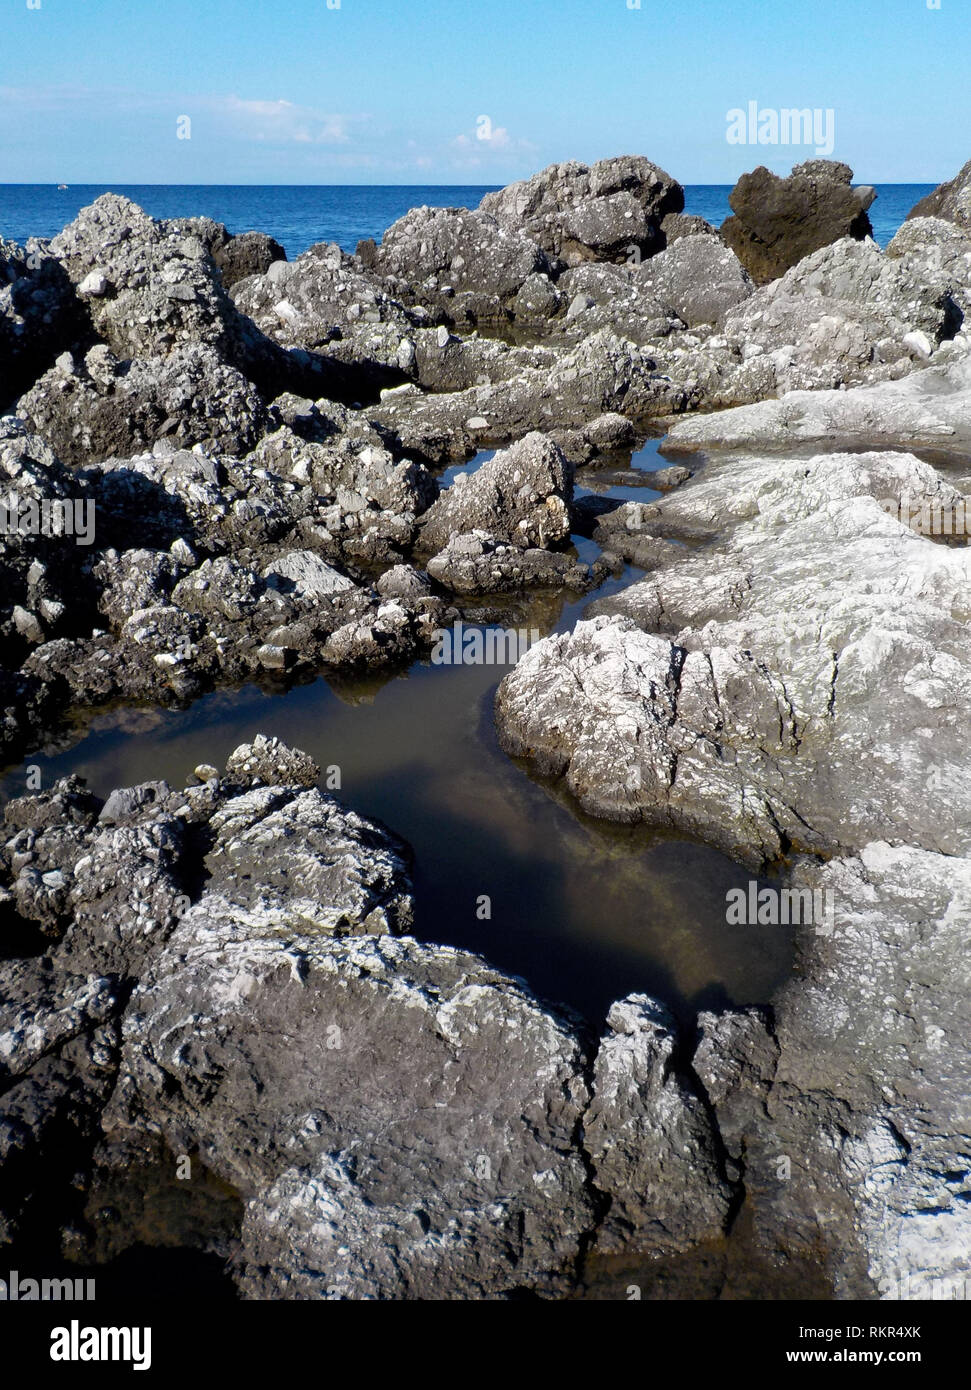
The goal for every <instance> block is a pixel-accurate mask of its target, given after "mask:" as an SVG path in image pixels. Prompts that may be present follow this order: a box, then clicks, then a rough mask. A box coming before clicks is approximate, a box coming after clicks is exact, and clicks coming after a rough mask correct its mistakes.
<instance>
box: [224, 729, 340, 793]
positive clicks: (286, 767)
mask: <svg viewBox="0 0 971 1390" xmlns="http://www.w3.org/2000/svg"><path fill="white" fill-rule="evenodd" d="M319 776H320V768H319V767H318V766H317V764H316V763H315V762H314V760H313V758H311V757H310V755H309V754H307V753H303V752H301V750H300V749H299V748H289V747H288V746H287V745H286V744H285V743H284V742H283V741H282V740H281V739H278V738H267V736H266V734H257V735H256V738H255V739H254V740H253V742H252V743H242V744H240V746H239V747H238V748H236V749H234V751H233V752H232V753H230V755H229V757H228V758H227V760H226V777H227V778H228V780H229V781H230V782H241V783H244V784H245V783H249V782H253V783H259V782H262V783H263V784H264V785H265V786H268V787H315V786H316V785H317V779H318V778H319Z"/></svg>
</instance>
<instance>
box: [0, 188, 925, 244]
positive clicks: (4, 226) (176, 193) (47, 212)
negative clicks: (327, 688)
mask: <svg viewBox="0 0 971 1390" xmlns="http://www.w3.org/2000/svg"><path fill="white" fill-rule="evenodd" d="M933 187H934V185H933V184H907V183H894V184H881V185H879V186H878V189H877V191H878V194H879V197H878V198H877V201H876V202H875V203H874V205H873V207H872V208H871V209H870V220H871V222H872V223H873V230H874V235H875V237H876V240H877V242H878V243H879V244H880V245H881V246H885V245H886V244H887V242H888V241H889V240H890V238H891V237H892V236H893V235H894V233H895V232H896V231H897V229H898V227H899V226H900V224H901V223H902V222H903V220H904V219H905V217H906V216H907V213H908V212H909V211H910V209H911V208H912V207H913V206H914V204H915V203H916V202H917V201H918V200H919V199H921V198H923V197H924V196H925V194H927V193H929V192H930V191H931V189H932V188H933ZM490 191H491V189H490V188H489V187H486V186H477V185H476V186H459V185H452V184H444V185H443V184H438V185H428V186H421V185H396V186H382V185H372V186H361V185H353V186H351V185H348V186H346V187H342V186H340V185H322V186H319V187H311V186H306V185H299V186H286V185H272V186H251V185H219V184H212V185H205V184H184V185H180V184H114V185H111V186H110V187H109V186H108V185H107V184H74V185H72V186H71V187H70V188H67V189H58V188H56V187H54V186H53V185H51V184H0V237H6V238H8V239H10V240H13V241H18V242H23V241H25V240H26V239H27V237H29V236H39V237H51V236H54V235H56V233H57V232H59V231H60V230H61V228H62V227H64V226H65V225H66V224H67V223H68V222H71V221H72V220H73V219H74V218H75V217H76V216H77V214H78V212H79V211H80V209H81V208H83V207H85V206H86V205H87V204H88V203H91V202H93V201H94V199H95V198H97V197H98V196H99V195H100V194H101V193H108V192H111V193H121V194H123V195H124V196H125V197H127V198H131V199H132V201H133V202H136V203H138V204H139V206H140V207H143V208H144V209H145V211H146V212H148V213H150V214H151V216H152V217H195V216H206V217H213V218H215V220H216V221H217V222H223V223H225V224H226V226H227V227H228V228H229V230H230V231H231V232H245V231H249V230H251V229H255V230H257V231H261V232H268V233H269V235H270V236H273V237H275V238H276V239H277V241H279V242H280V243H281V245H282V246H283V247H284V248H285V250H286V253H287V255H288V256H289V257H290V258H291V259H293V257H294V256H298V255H299V254H300V253H301V252H302V251H306V249H307V247H308V246H312V245H313V244H314V243H315V242H318V241H336V242H337V243H338V244H339V245H340V246H342V247H343V249H344V250H345V251H353V250H354V249H355V247H356V246H357V243H358V242H359V241H360V240H361V239H362V238H364V237H374V239H375V240H376V241H380V239H381V237H382V236H383V235H384V233H385V231H386V230H387V229H388V227H390V226H391V224H392V222H396V221H397V219H398V218H399V217H402V216H404V214H405V213H406V212H407V211H408V210H409V209H410V208H413V207H418V206H420V205H421V204H423V203H424V204H429V205H431V206H433V207H468V208H474V207H477V206H478V204H479V202H480V201H481V199H482V197H483V195H484V194H486V193H488V192H490ZM730 192H731V187H730V186H729V185H727V184H725V185H721V184H695V185H690V184H689V185H688V186H687V187H686V189H685V199H686V204H685V211H686V212H689V213H695V214H697V215H698V216H700V217H704V218H706V219H707V220H708V221H709V222H712V223H714V224H715V226H718V225H719V224H720V223H721V222H723V221H724V219H725V218H726V217H727V216H728V215H729V212H730V211H731V209H730V208H729V206H728V195H729V193H730Z"/></svg>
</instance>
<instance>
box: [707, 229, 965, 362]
mask: <svg viewBox="0 0 971 1390" xmlns="http://www.w3.org/2000/svg"><path fill="white" fill-rule="evenodd" d="M954 284H955V279H954V276H953V274H951V275H949V274H947V273H946V272H945V271H944V270H943V269H936V270H935V269H933V268H932V267H931V266H929V265H928V264H927V261H926V258H923V257H920V258H912V257H909V256H907V257H902V256H899V255H893V256H891V255H889V254H887V255H884V254H883V253H881V252H880V251H879V250H878V248H877V247H876V245H875V244H874V243H873V242H872V241H865V242H854V241H851V240H848V239H844V240H841V241H838V242H836V243H835V244H834V245H832V246H827V247H824V248H823V249H822V250H820V251H817V252H815V253H814V254H812V255H809V256H807V257H806V258H805V260H802V261H800V262H799V264H798V265H796V266H794V267H793V269H791V270H790V271H788V272H787V273H786V274H785V275H783V276H782V278H781V279H779V280H777V281H775V282H774V283H773V284H771V285H767V286H765V287H764V288H763V289H760V290H759V291H758V292H757V293H756V294H754V295H752V297H751V298H749V299H747V300H745V301H744V302H743V303H741V304H740V305H739V306H738V307H737V308H736V309H734V310H733V311H731V312H730V313H729V314H728V315H727V316H726V318H725V320H724V324H723V330H724V332H725V334H726V335H728V336H730V337H732V338H734V339H736V340H737V341H739V342H743V343H745V344H746V345H747V349H746V350H747V351H748V352H749V353H753V352H757V351H758V352H762V353H765V354H768V355H769V357H770V358H771V360H772V362H773V363H774V365H775V368H776V378H777V380H778V382H779V385H780V387H782V386H784V387H794V388H817V387H835V386H839V385H842V384H849V383H855V382H862V381H867V380H871V379H873V378H874V377H877V378H879V376H881V375H882V376H891V375H893V374H894V371H895V369H896V372H897V374H898V375H900V374H902V372H905V371H909V370H910V369H911V367H912V359H924V360H926V358H927V357H929V356H930V355H931V354H932V353H933V352H934V350H935V349H936V348H937V347H938V346H939V344H940V343H941V342H942V341H943V340H944V339H947V338H952V337H953V336H954V334H955V332H956V331H957V329H958V328H959V327H960V324H961V314H960V311H959V310H958V308H957V306H956V305H955V303H954V301H953V298H952V291H953V288H954ZM918 345H919V346H918Z"/></svg>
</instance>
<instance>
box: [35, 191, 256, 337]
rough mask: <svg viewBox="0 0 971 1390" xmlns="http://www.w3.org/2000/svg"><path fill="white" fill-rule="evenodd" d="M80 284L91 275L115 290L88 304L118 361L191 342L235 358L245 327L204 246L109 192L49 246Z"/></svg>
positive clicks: (95, 322)
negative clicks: (104, 281)
mask: <svg viewBox="0 0 971 1390" xmlns="http://www.w3.org/2000/svg"><path fill="white" fill-rule="evenodd" d="M50 251H51V254H52V255H53V256H56V257H57V259H58V260H59V261H60V263H61V265H62V266H63V267H64V269H65V270H66V272H67V274H68V276H69V277H70V279H71V280H72V281H73V283H74V284H75V285H80V284H81V283H82V282H83V281H84V280H85V279H86V278H87V276H89V275H90V274H92V272H94V273H97V274H98V275H101V276H103V277H104V278H105V279H106V281H107V282H108V284H109V285H110V289H111V293H110V294H103V295H99V296H93V297H90V298H88V299H87V300H86V303H87V306H88V311H89V313H90V314H91V319H92V323H93V324H94V327H95V330H96V332H97V333H98V334H99V336H100V337H101V338H103V339H104V341H105V342H106V343H107V344H108V346H109V347H110V348H111V349H112V350H113V351H114V352H115V353H116V354H117V355H118V357H120V358H138V357H141V358H145V357H154V356H157V355H158V353H159V352H160V351H161V352H165V351H166V350H172V349H173V348H176V347H178V346H180V345H185V344H189V343H197V344H204V345H206V346H208V347H211V348H213V349H214V350H215V351H216V352H218V354H219V355H220V357H221V358H222V359H223V360H224V361H233V360H235V359H236V358H237V357H238V355H239V353H240V351H241V344H242V333H243V327H242V324H241V322H240V321H239V316H238V315H237V314H236V312H235V310H234V308H233V305H232V302H231V301H230V299H229V297H228V295H227V294H226V292H225V290H224V289H223V287H222V285H221V284H220V282H219V277H218V275H217V273H216V270H215V267H214V265H213V263H212V261H211V260H210V258H209V256H208V255H207V252H206V248H205V246H204V245H203V243H202V241H201V240H200V239H199V238H198V237H197V236H194V235H191V234H188V235H186V234H183V233H181V232H180V231H179V230H171V229H170V227H169V226H168V225H167V224H165V223H161V222H156V221H154V220H153V219H152V218H151V217H149V216H148V214H147V213H145V212H143V211H142V209H141V208H140V207H138V206H137V205H136V204H135V203H133V202H131V201H130V200H129V199H127V198H122V197H119V195H118V194H116V193H104V194H102V195H101V197H100V198H97V199H96V200H95V202H93V203H92V204H91V205H90V207H86V208H82V209H81V211H80V212H79V213H78V216H77V218H76V219H75V220H74V221H73V222H71V223H70V224H69V225H68V226H67V227H65V228H64V230H63V231H62V232H60V233H59V234H58V235H57V236H56V237H55V238H54V239H53V241H52V242H51V244H50Z"/></svg>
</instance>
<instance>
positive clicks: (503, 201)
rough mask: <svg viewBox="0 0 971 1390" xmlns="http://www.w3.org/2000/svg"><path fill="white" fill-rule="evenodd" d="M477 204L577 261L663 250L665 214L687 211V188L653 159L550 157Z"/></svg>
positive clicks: (549, 251) (550, 251) (566, 258)
mask: <svg viewBox="0 0 971 1390" xmlns="http://www.w3.org/2000/svg"><path fill="white" fill-rule="evenodd" d="M479 206H480V208H481V209H482V211H483V212H487V213H489V214H491V215H492V216H493V217H495V218H497V219H498V221H499V222H500V223H501V224H502V225H503V226H504V227H509V228H515V229H522V230H524V231H525V232H526V234H527V235H528V236H530V237H531V238H532V239H533V240H534V241H536V242H538V243H539V245H540V246H541V247H542V248H543V250H544V251H545V252H547V254H548V255H550V256H553V257H556V258H557V259H560V260H563V261H565V262H566V264H567V265H579V264H580V263H581V262H582V261H589V260H611V261H628V260H630V258H631V257H632V256H634V255H640V254H647V255H650V254H651V253H652V252H653V251H657V250H660V249H661V240H662V239H661V236H660V230H659V229H660V225H661V221H662V219H663V218H664V217H665V216H667V215H668V214H670V213H680V212H681V211H682V209H683V208H684V190H683V189H682V187H681V185H680V184H679V183H677V182H676V181H675V180H674V179H672V178H671V176H670V174H666V173H665V172H664V170H663V169H660V168H659V167H658V166H657V165H656V164H652V163H651V162H650V161H649V160H647V159H643V158H641V157H640V156H636V155H621V156H619V157H617V158H614V159H602V160H599V161H598V162H597V163H596V164H593V165H586V164H578V163H576V162H575V161H571V162H570V163H567V164H551V165H550V166H549V168H547V169H544V170H542V172H541V173H538V174H534V175H533V177H532V178H531V179H527V180H525V181H524V182H522V183H513V184H510V185H509V186H508V188H503V189H501V190H500V191H499V192H498V193H487V194H486V195H485V197H484V198H483V199H482V202H481V203H480V205H479Z"/></svg>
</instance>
